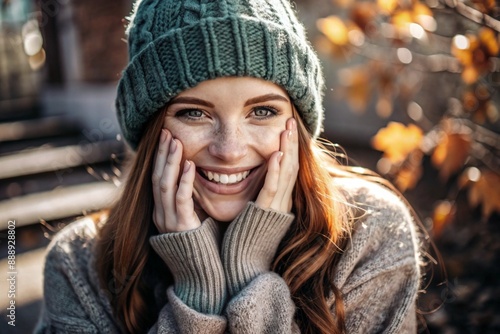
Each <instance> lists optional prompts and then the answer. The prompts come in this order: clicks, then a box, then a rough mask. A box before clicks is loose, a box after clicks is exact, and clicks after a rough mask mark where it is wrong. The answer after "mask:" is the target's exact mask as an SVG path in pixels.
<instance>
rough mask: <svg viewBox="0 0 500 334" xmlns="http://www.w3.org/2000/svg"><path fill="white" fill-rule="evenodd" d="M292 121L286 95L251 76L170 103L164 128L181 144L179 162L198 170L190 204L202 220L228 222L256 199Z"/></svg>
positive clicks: (203, 86) (204, 86) (212, 83)
mask: <svg viewBox="0 0 500 334" xmlns="http://www.w3.org/2000/svg"><path fill="white" fill-rule="evenodd" d="M291 117H292V103H291V102H290V98H289V97H288V94H287V93H286V91H284V90H283V89H282V88H281V87H279V86H277V85H275V84H273V83H271V82H268V81H264V80H262V79H257V78H250V77H244V78H241V77H227V78H217V79H214V80H209V81H204V82H202V83H200V84H199V85H197V86H196V87H194V88H191V89H188V90H185V91H183V92H182V93H180V94H179V95H178V96H177V97H175V98H174V99H173V100H172V101H171V103H170V104H169V105H168V107H167V110H166V116H165V120H164V127H165V128H167V129H168V130H169V131H170V132H171V133H172V136H173V137H174V138H177V139H179V140H180V141H181V143H182V145H183V148H184V151H183V159H184V160H190V161H192V162H194V164H195V166H196V177H195V180H194V191H193V200H194V203H195V207H196V211H197V214H198V215H199V216H200V219H204V218H205V217H206V216H207V215H208V216H210V217H212V218H214V219H216V220H219V221H231V220H232V219H234V218H235V217H236V216H237V215H238V213H239V212H241V211H242V210H243V208H244V207H245V205H246V203H247V202H248V201H253V200H255V198H256V197H257V195H258V193H259V191H260V189H261V188H262V185H263V184H264V179H265V177H266V171H267V161H268V159H269V157H270V156H271V154H272V153H273V152H276V151H278V150H279V149H280V134H281V133H282V132H283V131H284V130H285V129H286V121H287V120H288V119H289V118H291Z"/></svg>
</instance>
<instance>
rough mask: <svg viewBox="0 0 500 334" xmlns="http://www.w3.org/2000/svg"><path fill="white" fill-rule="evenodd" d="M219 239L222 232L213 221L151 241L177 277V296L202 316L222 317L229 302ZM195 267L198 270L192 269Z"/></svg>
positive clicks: (206, 221)
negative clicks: (202, 314) (226, 303)
mask: <svg viewBox="0 0 500 334" xmlns="http://www.w3.org/2000/svg"><path fill="white" fill-rule="evenodd" d="M218 239H220V231H219V229H218V226H217V224H216V223H215V222H214V220H213V219H211V218H208V219H207V220H205V221H204V222H203V224H202V225H201V227H199V228H198V229H195V230H191V231H185V232H179V233H165V234H160V235H157V236H154V237H152V238H151V239H150V243H151V246H153V249H154V250H155V251H156V253H157V254H158V255H160V257H161V258H162V259H163V260H164V261H165V263H166V264H167V266H168V268H169V269H170V271H171V272H172V275H173V276H174V280H175V293H176V295H177V296H179V298H181V299H182V300H184V301H185V303H186V304H187V305H189V307H191V308H194V309H196V310H197V311H198V312H201V313H207V314H220V313H221V312H222V308H223V306H224V304H225V302H226V282H225V279H224V272H223V269H222V264H221V262H220V261H217V259H220V254H219V243H220V242H219V241H218ZM207 241H209V242H207ZM193 264H194V265H195V267H196V268H198V270H196V271H193V270H191V269H192V266H193Z"/></svg>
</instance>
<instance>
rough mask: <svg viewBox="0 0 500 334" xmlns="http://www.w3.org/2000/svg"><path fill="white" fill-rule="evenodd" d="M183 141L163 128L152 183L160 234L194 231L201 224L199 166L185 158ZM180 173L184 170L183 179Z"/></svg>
mask: <svg viewBox="0 0 500 334" xmlns="http://www.w3.org/2000/svg"><path fill="white" fill-rule="evenodd" d="M182 151H183V148H182V144H181V142H180V141H179V140H178V139H175V138H173V137H172V134H171V133H170V132H169V131H168V130H167V129H162V131H161V135H160V142H159V144H158V149H157V151H156V158H155V163H154V169H153V175H152V183H153V197H154V210H153V221H154V223H155V225H156V228H157V229H158V231H159V232H160V233H168V232H181V231H188V230H193V229H196V228H198V227H200V226H201V222H200V219H199V218H198V215H197V214H196V212H195V211H194V202H193V182H194V178H195V173H196V166H195V165H194V163H193V162H192V161H188V160H185V161H184V163H183V164H182V170H181V163H182ZM179 173H182V174H181V176H180V180H179Z"/></svg>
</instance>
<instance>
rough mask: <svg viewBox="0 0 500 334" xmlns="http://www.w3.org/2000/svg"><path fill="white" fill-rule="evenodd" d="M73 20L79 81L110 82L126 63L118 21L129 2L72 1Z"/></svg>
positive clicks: (120, 21) (114, 79) (116, 77)
mask: <svg viewBox="0 0 500 334" xmlns="http://www.w3.org/2000/svg"><path fill="white" fill-rule="evenodd" d="M72 5H73V16H74V22H75V25H76V29H77V32H78V37H79V43H80V48H81V61H82V64H81V65H82V80H83V81H85V82H112V81H117V80H118V79H119V77H120V73H121V70H122V69H123V68H124V67H125V65H126V63H127V45H126V43H125V41H124V38H125V35H124V30H125V29H124V23H123V22H122V19H123V18H124V17H125V16H127V15H128V13H129V12H130V8H131V6H132V5H131V1H130V0H113V1H107V0H75V1H72Z"/></svg>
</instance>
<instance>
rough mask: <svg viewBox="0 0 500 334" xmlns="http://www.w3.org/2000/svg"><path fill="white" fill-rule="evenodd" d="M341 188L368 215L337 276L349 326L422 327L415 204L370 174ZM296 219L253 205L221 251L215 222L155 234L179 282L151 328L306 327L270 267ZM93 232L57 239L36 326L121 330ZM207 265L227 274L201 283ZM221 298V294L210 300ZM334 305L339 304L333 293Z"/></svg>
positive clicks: (390, 332)
mask: <svg viewBox="0 0 500 334" xmlns="http://www.w3.org/2000/svg"><path fill="white" fill-rule="evenodd" d="M333 186H334V187H336V188H338V189H340V190H341V191H343V192H344V193H345V194H346V195H347V198H348V200H349V202H350V203H352V204H353V205H355V206H358V207H360V208H361V209H362V210H364V212H365V214H364V215H363V217H362V218H361V219H358V220H357V222H356V225H355V226H353V231H352V236H351V238H350V242H349V245H348V246H347V248H346V249H345V250H344V252H343V253H342V256H341V258H340V261H339V263H338V265H337V268H336V271H335V275H334V276H333V277H331V280H333V282H335V284H336V286H337V287H338V288H339V289H340V291H341V292H342V294H343V298H344V306H345V316H346V327H347V331H346V332H347V333H350V334H351V333H363V334H367V333H368V334H369V333H387V334H400V333H416V310H415V300H416V297H417V292H418V289H419V283H420V280H419V279H420V269H419V265H420V263H419V243H418V238H417V235H416V231H415V226H414V224H413V220H412V218H411V216H410V214H409V212H408V210H407V208H406V207H405V205H404V204H403V203H402V202H401V201H400V200H399V199H398V198H397V197H396V196H395V195H394V194H392V193H391V192H389V191H388V190H387V189H384V188H382V187H381V186H379V185H375V184H371V183H368V182H366V181H361V180H353V179H344V180H337V181H336V182H335V183H333ZM292 218H293V217H290V216H289V215H286V214H282V213H278V212H275V211H272V210H262V209H259V208H258V207H255V205H254V204H252V203H250V204H249V205H248V206H247V207H246V209H245V210H244V211H243V212H242V213H241V214H240V215H239V217H238V218H237V219H236V220H235V221H233V222H231V224H234V227H233V226H231V225H230V227H229V228H228V229H227V231H226V232H225V234H224V236H223V238H222V245H221V246H222V248H223V251H222V252H221V254H220V257H218V256H216V254H218V250H216V249H213V245H215V244H217V243H218V242H219V241H220V240H221V238H220V236H219V231H218V229H217V228H216V226H215V224H213V221H211V220H206V221H205V222H204V223H203V224H202V226H201V227H200V228H198V229H195V230H192V231H189V232H187V233H186V232H179V233H172V234H171V235H172V237H171V238H170V237H166V235H163V234H162V235H158V236H155V237H152V238H151V243H152V244H153V245H154V248H155V250H156V251H157V252H158V253H159V255H160V256H161V257H162V258H163V259H164V260H165V262H166V263H167V264H169V266H172V267H171V270H172V271H173V272H174V276H175V284H174V286H171V287H163V285H162V284H161V280H160V283H158V284H157V285H155V286H154V287H153V286H152V287H151V288H153V289H155V290H156V289H157V288H158V289H163V290H162V293H161V294H159V295H158V296H157V300H156V303H157V305H160V306H162V305H163V307H162V309H161V311H160V313H159V314H158V320H157V322H156V323H155V324H154V325H153V327H152V328H151V329H150V330H149V333H187V334H195V333H196V334H198V333H211V334H212V333H220V334H223V333H238V334H240V333H249V334H251V333H299V329H298V327H297V324H296V323H295V321H294V314H295V305H294V303H293V300H292V299H291V296H290V290H289V288H288V286H287V284H286V283H285V281H284V280H283V279H282V278H281V277H280V276H279V275H277V274H276V273H274V272H272V271H269V268H268V262H269V260H268V259H269V257H270V253H272V252H273V249H275V245H274V244H275V242H278V240H273V241H272V245H269V242H270V239H273V238H272V237H270V236H274V238H276V239H279V238H281V237H282V236H283V233H284V231H286V230H287V229H288V226H289V225H288V224H289V222H290V220H291V219H292ZM138 223H139V222H138ZM292 224H293V222H292ZM95 237H96V232H95V229H94V226H93V223H92V222H90V221H89V220H85V221H80V222H78V223H75V224H72V225H70V226H68V227H67V228H66V229H65V230H64V231H62V232H61V233H59V234H58V235H57V236H56V237H55V238H54V239H53V241H52V243H51V245H50V246H49V248H48V255H47V259H46V264H45V283H44V295H45V297H44V306H43V310H42V314H41V318H40V321H39V324H38V327H37V330H36V331H35V333H118V332H120V330H119V327H118V325H117V324H116V323H115V319H114V317H113V315H112V314H111V312H110V307H109V300H108V299H107V298H106V296H107V295H109V294H110V293H116V292H119V290H116V287H114V286H105V287H101V286H99V284H98V280H97V276H96V272H95V269H94V259H95V253H94V248H93V245H94V242H95ZM202 240H204V241H205V242H202ZM187 242H189V245H188V244H186V243H187ZM274 251H275V250H274ZM205 253H207V254H205ZM225 254H230V256H226V255H225ZM231 254H232V255H231ZM175 259H177V260H175ZM240 260H241V261H244V262H245V264H244V265H242V264H241V263H239V262H238V261H240ZM221 265H222V267H221ZM153 269H154V268H153ZM221 270H223V271H224V273H225V274H226V277H227V278H228V280H227V281H226V286H227V288H228V289H229V288H230V286H233V287H236V288H235V289H233V293H234V294H232V295H231V296H229V297H228V298H225V297H224V294H221V293H220V292H218V291H221V286H215V285H218V284H221V285H222V290H224V284H223V283H221V282H220V281H219V278H220V277H221ZM181 272H182V274H181ZM200 272H202V273H203V274H202V275H203V276H206V277H219V278H217V279H215V280H214V282H205V283H199V282H198V277H199V275H200ZM183 280H187V283H186V284H185V283H184V282H182V281H183ZM190 282H194V284H190ZM178 284H180V285H179V286H181V287H182V288H178ZM186 292H187V293H186ZM165 295H167V297H168V301H167V300H165V298H164V297H165ZM193 296H195V298H192V297H193ZM214 298H219V301H218V302H215V303H213V302H211V300H213V299H214ZM327 302H328V303H329V305H334V297H333V294H331V297H330V299H329V300H328V301H327ZM219 304H222V305H223V307H222V308H223V311H222V312H221V313H220V314H211V313H210V310H214V309H215V310H217V309H219V307H218V306H215V307H214V306H213V305H219ZM205 308H206V309H208V310H209V311H208V312H205V311H204V309H205ZM334 311H335V310H334V309H332V312H334ZM214 313H215V312H214Z"/></svg>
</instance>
